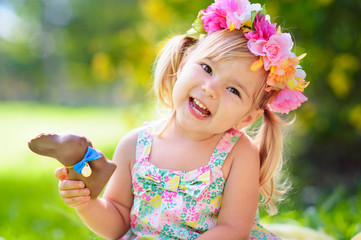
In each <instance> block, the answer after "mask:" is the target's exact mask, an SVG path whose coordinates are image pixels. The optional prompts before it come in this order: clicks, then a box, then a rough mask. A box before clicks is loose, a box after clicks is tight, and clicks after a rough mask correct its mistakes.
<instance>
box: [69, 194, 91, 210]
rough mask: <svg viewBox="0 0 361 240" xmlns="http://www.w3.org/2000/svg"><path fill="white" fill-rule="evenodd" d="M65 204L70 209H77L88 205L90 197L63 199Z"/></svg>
mask: <svg viewBox="0 0 361 240" xmlns="http://www.w3.org/2000/svg"><path fill="white" fill-rule="evenodd" d="M63 200H64V203H65V204H66V205H68V206H69V207H73V208H77V207H82V206H84V205H86V204H88V201H89V200H90V196H78V197H72V198H63Z"/></svg>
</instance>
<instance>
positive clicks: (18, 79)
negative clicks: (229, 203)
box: [0, 0, 361, 240]
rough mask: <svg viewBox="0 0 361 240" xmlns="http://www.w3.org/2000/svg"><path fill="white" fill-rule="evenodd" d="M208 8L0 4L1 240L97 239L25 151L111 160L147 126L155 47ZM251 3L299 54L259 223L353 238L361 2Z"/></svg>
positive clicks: (46, 166)
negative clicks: (276, 181)
mask: <svg viewBox="0 0 361 240" xmlns="http://www.w3.org/2000/svg"><path fill="white" fill-rule="evenodd" d="M211 2H212V1H209V0H207V1H205V0H202V1H188V0H166V1H162V0H137V1H135V0H108V1H96V0H88V1H82V0H72V1H69V0H32V1H25V0H0V150H1V153H2V158H1V160H0V163H1V165H0V239H2V240H3V239H6V240H8V239H22V240H23V239H100V238H98V237H96V236H95V235H94V234H92V233H91V232H90V231H89V230H88V229H87V228H86V227H84V225H83V224H82V223H81V221H80V220H79V219H78V218H77V216H76V213H75V211H73V210H72V209H70V208H68V207H66V206H65V205H64V204H63V202H62V200H61V199H60V197H59V195H58V190H57V184H58V182H57V180H56V179H55V177H53V172H54V170H55V168H57V167H60V164H59V163H57V162H56V161H55V160H53V159H49V158H45V157H41V156H37V155H35V154H33V153H32V152H30V151H29V150H28V148H27V141H28V140H29V139H31V138H33V137H35V136H36V135H37V134H39V133H41V132H54V131H55V132H65V131H73V132H76V133H79V134H83V135H86V136H87V137H88V138H89V139H91V140H92V141H93V144H94V145H95V147H97V148H99V149H101V150H102V151H103V152H104V153H105V154H106V156H107V157H108V158H110V159H111V158H112V154H113V152H114V149H115V147H116V144H117V142H118V141H119V140H120V139H121V137H122V136H123V135H124V134H125V133H126V132H127V131H129V130H130V129H132V128H134V127H137V126H140V125H141V124H142V122H144V121H149V120H152V119H156V117H157V112H156V111H155V110H154V109H155V106H157V103H156V101H155V98H154V95H153V93H152V91H151V87H152V67H153V61H154V59H155V57H156V54H157V53H158V51H159V50H160V48H161V46H162V42H164V40H166V39H167V37H169V36H172V35H175V34H181V33H185V32H186V31H187V30H188V29H189V28H190V26H191V24H192V23H193V21H194V19H195V18H196V16H197V13H198V11H199V10H200V9H204V8H206V7H207V6H208V5H209V4H210V3H211ZM260 2H261V3H266V6H267V11H268V13H269V14H270V15H271V16H272V18H271V20H272V21H273V22H277V23H278V24H280V25H281V26H282V27H283V29H284V30H286V31H289V32H291V33H292V35H293V36H294V39H295V44H296V46H295V51H296V54H297V55H300V54H302V53H304V52H307V57H306V58H304V59H303V60H302V66H303V69H304V70H305V71H306V73H307V78H306V80H308V81H310V82H311V83H310V85H309V87H308V88H307V89H306V90H305V95H306V96H307V97H308V98H309V101H308V102H306V103H305V104H303V105H302V107H301V108H300V109H299V110H297V115H295V113H292V114H291V116H290V118H292V117H293V116H296V123H295V124H294V125H293V127H292V128H291V130H290V131H289V132H288V137H287V139H286V142H285V144H286V145H285V146H286V154H285V156H286V159H287V160H288V161H287V164H286V168H287V171H288V172H289V173H290V176H291V177H290V180H291V182H292V185H293V187H292V190H291V191H290V193H289V194H288V196H287V198H286V200H285V201H284V202H283V203H282V204H280V208H279V214H278V215H276V216H272V217H269V216H267V214H265V212H263V211H261V215H262V216H263V218H262V221H263V223H288V224H293V225H298V226H306V227H309V228H312V229H315V230H317V231H323V232H326V233H327V234H328V235H330V236H332V237H333V238H335V239H350V238H351V237H352V236H354V235H355V234H356V233H358V232H361V218H360V212H361V161H360V160H361V157H360V148H361V90H360V88H361V71H360V67H361V65H360V61H361V58H360V57H361V56H360V55H361V30H360V23H361V17H360V13H361V1H359V0H272V1H270V0H268V1H260Z"/></svg>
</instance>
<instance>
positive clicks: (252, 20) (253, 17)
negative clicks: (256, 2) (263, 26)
mask: <svg viewBox="0 0 361 240" xmlns="http://www.w3.org/2000/svg"><path fill="white" fill-rule="evenodd" d="M256 15H257V11H252V12H251V29H252V30H254V26H253V25H254V24H253V23H254V19H255V18H256Z"/></svg>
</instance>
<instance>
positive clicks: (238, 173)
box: [197, 135, 260, 240]
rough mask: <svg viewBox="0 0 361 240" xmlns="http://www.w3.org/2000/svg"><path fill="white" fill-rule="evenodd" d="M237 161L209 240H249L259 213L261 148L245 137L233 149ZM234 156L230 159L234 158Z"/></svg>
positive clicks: (209, 233) (206, 233) (203, 236)
mask: <svg viewBox="0 0 361 240" xmlns="http://www.w3.org/2000/svg"><path fill="white" fill-rule="evenodd" d="M232 152H233V153H232V156H233V162H232V166H231V169H230V172H229V175H228V178H227V183H226V186H225V189H224V193H223V200H222V206H221V210H220V213H219V216H218V223H217V226H216V227H214V228H211V229H209V230H208V231H206V232H205V233H204V234H202V235H201V236H200V237H199V238H197V239H199V240H202V239H206V240H211V239H237V240H239V239H248V236H249V234H250V231H251V229H252V225H253V221H254V219H255V215H256V212H257V206H258V196H259V169H260V160H259V153H258V149H257V147H256V146H255V145H254V144H253V143H251V141H250V140H249V139H248V137H247V136H246V135H243V136H242V137H241V138H240V139H239V141H238V142H237V144H236V145H235V146H234V148H233V150H232ZM232 156H230V157H232Z"/></svg>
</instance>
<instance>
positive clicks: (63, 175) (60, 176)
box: [54, 168, 68, 181]
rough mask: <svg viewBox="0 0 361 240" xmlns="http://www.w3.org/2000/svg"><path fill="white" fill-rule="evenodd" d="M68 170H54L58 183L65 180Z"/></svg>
mask: <svg viewBox="0 0 361 240" xmlns="http://www.w3.org/2000/svg"><path fill="white" fill-rule="evenodd" d="M67 174H68V170H67V169H66V168H57V169H56V170H55V173H54V175H55V177H56V178H57V179H59V180H60V181H64V180H66V179H67Z"/></svg>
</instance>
